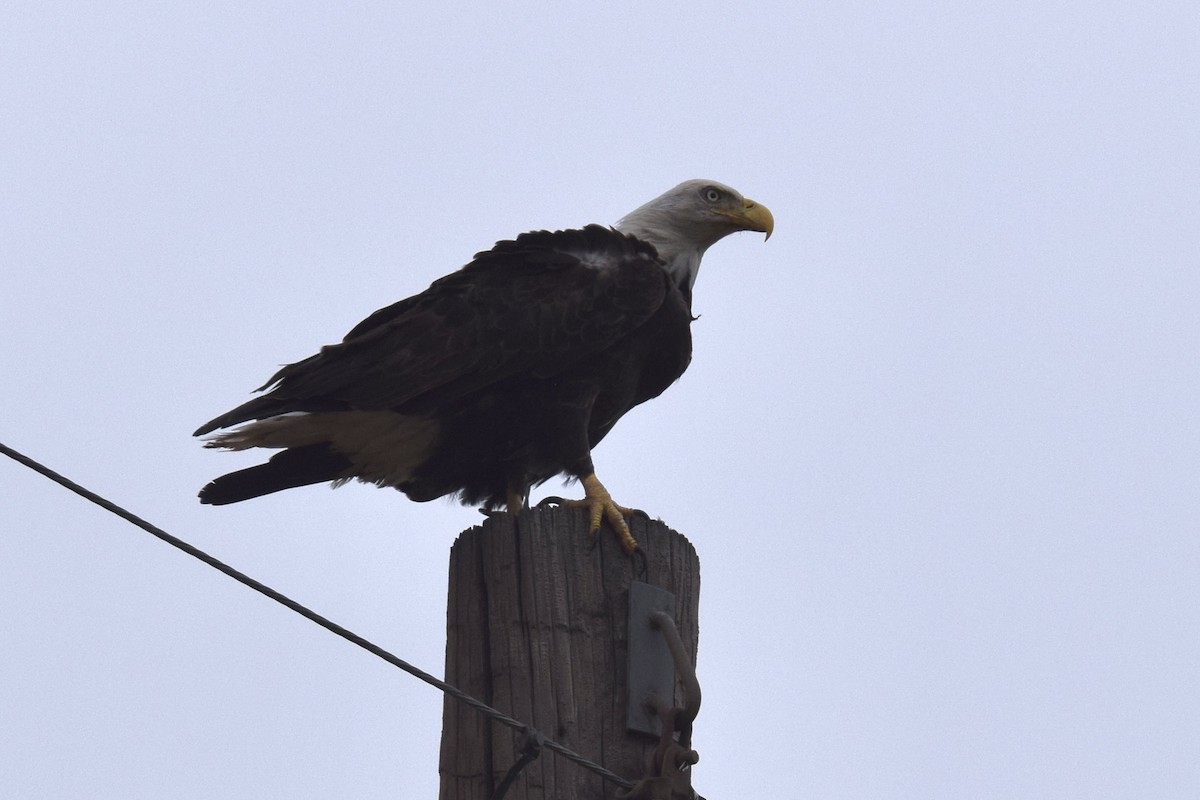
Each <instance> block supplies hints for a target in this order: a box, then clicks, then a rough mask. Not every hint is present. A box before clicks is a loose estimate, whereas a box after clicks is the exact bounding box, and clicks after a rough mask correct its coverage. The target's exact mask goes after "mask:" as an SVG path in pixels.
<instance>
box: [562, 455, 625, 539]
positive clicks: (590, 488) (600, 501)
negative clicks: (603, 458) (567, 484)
mask: <svg viewBox="0 0 1200 800" xmlns="http://www.w3.org/2000/svg"><path fill="white" fill-rule="evenodd" d="M580 483H582V484H583V492H584V495H583V499H582V500H568V501H566V503H565V505H566V506H567V507H568V508H586V509H587V510H588V534H589V535H590V536H591V537H592V538H593V539H595V538H596V534H598V533H599V532H600V523H601V521H602V520H608V524H609V525H611V526H612V529H613V530H614V531H615V532H616V534H617V540H618V541H620V543H621V549H623V550H624V551H625V552H626V554H628V555H633V554H634V553H635V552H636V551H637V549H638V543H637V540H636V539H634V538H633V534H632V533H630V531H629V523H627V522H626V521H625V516H626V515H627V514H634V513H637V512H636V510H635V509H632V508H626V507H625V506H619V505H617V504H616V503H615V502H613V499H612V495H610V494H609V493H608V489H605V488H604V484H602V483H600V479H599V478H597V477H596V476H595V475H594V474H592V475H588V476H587V477H585V478H583V479H582V480H581V481H580Z"/></svg>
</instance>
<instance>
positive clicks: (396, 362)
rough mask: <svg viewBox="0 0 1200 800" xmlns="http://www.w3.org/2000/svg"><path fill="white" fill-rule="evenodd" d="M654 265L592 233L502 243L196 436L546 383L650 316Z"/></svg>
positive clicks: (613, 237)
mask: <svg viewBox="0 0 1200 800" xmlns="http://www.w3.org/2000/svg"><path fill="white" fill-rule="evenodd" d="M657 264H658V262H657V257H656V255H655V253H654V250H653V248H651V247H650V246H648V245H645V244H643V243H641V242H639V241H638V240H636V239H633V238H631V237H626V236H624V235H622V234H620V233H617V232H615V231H613V230H611V229H607V228H602V227H600V226H588V227H587V228H584V229H581V230H572V231H559V232H556V233H548V232H545V231H540V232H536V233H529V234H524V235H522V236H519V237H517V239H516V240H514V241H511V242H501V243H499V244H498V245H497V246H496V247H495V248H493V249H492V250H489V251H486V252H483V253H480V254H478V255H477V256H476V258H475V259H474V260H473V261H472V262H471V263H470V264H468V265H467V266H466V267H464V268H463V269H461V270H459V271H458V272H455V273H452V274H451V275H448V276H446V277H445V278H442V279H440V280H438V281H436V282H435V283H434V284H433V285H432V286H430V288H429V289H428V290H426V291H425V292H423V293H421V294H419V295H416V296H414V297H410V298H408V299H406V300H402V301H400V302H399V303H395V304H393V305H391V306H388V307H386V308H383V309H380V310H379V311H376V312H375V313H374V314H372V315H371V316H369V317H367V319H365V320H363V322H361V323H359V324H358V325H357V326H356V327H355V328H354V329H353V330H351V332H350V333H349V334H348V335H347V337H346V339H345V340H343V341H342V342H341V343H339V344H335V345H330V346H328V347H325V348H322V350H321V352H319V353H317V354H316V355H314V356H312V357H310V358H307V359H305V360H303V361H299V362H297V363H295V364H290V365H288V366H286V367H284V368H283V369H281V370H280V371H279V372H278V373H276V374H275V376H273V377H272V379H271V380H270V381H268V383H267V385H266V387H264V388H267V387H271V391H270V392H269V394H267V395H266V396H263V397H259V398H256V399H255V400H251V401H250V402H248V403H246V404H244V405H242V406H240V407H239V408H237V409H234V410H233V411H231V412H229V413H227V414H225V415H222V416H221V417H218V418H217V419H215V420H213V421H212V422H210V423H209V424H208V425H206V426H204V427H202V428H201V429H200V431H199V432H207V431H210V430H213V429H215V428H218V427H226V426H228V425H232V424H235V423H237V422H244V421H247V420H250V419H262V418H264V417H267V416H273V415H275V414H280V413H286V412H288V411H297V410H299V411H307V410H337V409H357V410H376V409H394V410H399V411H403V412H405V413H426V412H428V411H431V410H434V409H436V408H437V406H438V405H439V404H441V403H444V402H447V401H450V400H453V399H455V398H458V397H462V396H463V395H464V394H466V393H468V392H471V391H473V390H475V389H478V388H480V387H483V386H486V385H488V384H491V383H494V382H496V381H498V380H502V379H504V378H506V377H509V376H512V375H516V374H520V373H525V372H533V373H535V374H538V375H542V376H547V375H553V374H554V373H556V372H558V371H559V370H562V369H564V368H566V367H567V366H570V365H571V364H573V363H575V362H576V361H577V360H578V359H580V358H582V357H585V356H587V355H589V354H591V353H595V352H598V351H600V350H603V349H604V348H606V347H608V346H609V345H611V344H612V343H613V342H614V341H615V340H617V339H618V338H620V337H621V336H623V335H625V334H627V333H628V332H630V331H632V330H634V329H636V328H637V327H638V326H640V325H641V324H642V323H643V322H645V321H646V319H648V318H649V317H650V315H651V314H653V312H654V311H655V310H656V309H657V308H658V307H659V306H660V305H661V303H662V302H663V299H664V296H665V295H666V292H667V278H666V275H665V273H664V272H663V270H662V269H661V268H659V267H658V266H657Z"/></svg>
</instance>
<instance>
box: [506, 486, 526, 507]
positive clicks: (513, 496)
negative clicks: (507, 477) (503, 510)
mask: <svg viewBox="0 0 1200 800" xmlns="http://www.w3.org/2000/svg"><path fill="white" fill-rule="evenodd" d="M528 500H529V489H528V487H526V486H523V485H522V486H517V485H516V484H511V483H510V484H509V486H508V491H507V492H505V494H504V504H505V506H507V507H508V513H510V514H520V513H521V511H522V510H524V508H525V506H526V505H527V504H528V503H527V501H528Z"/></svg>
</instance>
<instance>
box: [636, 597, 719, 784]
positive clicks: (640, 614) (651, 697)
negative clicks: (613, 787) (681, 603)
mask: <svg viewBox="0 0 1200 800" xmlns="http://www.w3.org/2000/svg"><path fill="white" fill-rule="evenodd" d="M674 606H675V596H674V595H672V594H671V593H670V592H665V591H663V590H661V589H656V588H654V587H653V586H649V585H647V584H644V583H634V584H632V585H631V586H630V587H629V701H628V706H627V710H626V727H627V728H629V729H630V730H637V731H643V732H646V733H650V732H652V730H653V729H652V728H651V725H654V727H655V728H657V730H658V734H657V735H658V746H657V747H655V748H654V750H653V752H651V754H650V758H649V762H648V763H647V765H646V774H645V775H644V776H643V777H642V779H641V780H639V781H638V782H637V783H635V784H634V785H633V788H631V789H630V790H629V791H628V792H618V793H617V797H618V798H619V799H620V800H696V798H698V797H699V796H698V795H697V794H696V792H695V790H693V789H692V773H691V767H692V765H693V764H695V763H696V762H698V761H699V760H700V754H699V753H697V752H696V751H695V750H693V749H692V725H693V723H694V722H695V720H696V715H697V714H698V713H699V712H700V682H699V681H698V680H696V670H695V669H694V668H693V666H692V661H691V658H690V657H689V656H688V652H687V648H686V647H685V646H684V644H683V639H682V638H680V636H679V629H678V628H677V627H676V626H675V616H674V613H673V609H674ZM664 653H665V655H666V658H665V662H664V660H663V654H664ZM664 663H665V665H666V666H665V670H664ZM676 677H678V680H679V683H680V685H681V686H682V688H683V701H682V703H680V704H676V703H675V702H674V697H675V685H676ZM639 715H651V716H639Z"/></svg>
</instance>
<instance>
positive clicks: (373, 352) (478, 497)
mask: <svg viewBox="0 0 1200 800" xmlns="http://www.w3.org/2000/svg"><path fill="white" fill-rule="evenodd" d="M773 227H774V220H773V218H772V216H771V212H770V211H769V210H767V208H766V207H764V206H762V205H760V204H758V203H755V202H754V201H752V200H748V199H745V198H743V197H742V195H740V194H738V193H737V192H736V191H734V190H733V189H731V188H729V187H728V186H724V185H722V184H719V183H715V182H713V181H705V180H692V181H687V182H685V183H681V184H680V185H679V186H676V187H675V188H674V189H671V190H670V191H669V192H666V193H665V194H663V195H662V196H660V197H657V198H655V199H654V200H651V201H650V202H649V203H646V204H645V205H643V206H641V207H640V208H638V209H637V210H635V211H633V212H632V213H630V214H628V215H627V216H625V217H624V218H623V219H621V220H620V221H619V222H618V223H617V224H616V226H615V227H612V228H609V227H602V226H600V225H588V226H586V227H584V228H580V229H577V230H563V231H555V232H549V231H536V232H532V233H525V234H521V235H520V236H518V237H517V238H516V239H514V240H512V241H502V242H499V243H497V244H496V246H495V247H493V248H492V249H491V250H487V251H485V252H482V253H479V254H477V255H476V256H475V258H474V260H472V261H471V262H470V263H469V264H467V265H466V266H465V267H463V268H462V269H460V270H458V271H457V272H454V273H451V274H450V275H447V276H446V277H444V278H441V279H440V280H437V281H435V282H434V283H433V284H432V285H431V286H430V287H429V288H428V289H426V290H425V291H424V292H421V293H420V294H418V295H414V296H413V297H410V298H408V299H406V300H401V301H400V302H398V303H394V304H392V305H390V306H387V307H386V308H381V309H380V310H378V311H376V312H375V313H373V314H371V315H370V316H369V317H367V318H366V319H365V320H363V321H362V322H360V323H359V324H358V325H356V326H355V327H354V328H353V329H352V330H351V331H350V332H349V333H348V334H346V337H345V339H343V340H342V341H341V342H340V343H338V344H333V345H329V346H327V347H323V348H322V349H321V351H320V352H319V353H317V354H316V355H314V356H311V357H309V358H306V359H304V360H303V361H299V362H296V363H295V364H289V365H288V366H285V367H283V368H282V369H280V370H279V371H278V372H276V373H275V375H273V376H272V377H271V379H270V380H268V381H267V382H266V384H264V385H263V386H262V387H261V388H260V389H259V391H263V390H269V391H267V392H266V394H264V395H262V396H260V397H257V398H255V399H253V400H250V401H249V402H246V403H244V404H242V405H240V406H238V407H237V408H235V409H233V410H232V411H229V412H227V413H225V414H222V415H221V416H219V417H217V418H216V419H213V420H211V421H210V422H206V423H205V424H204V425H201V426H200V428H199V429H198V430H197V431H196V432H195V435H196V436H203V435H205V434H209V433H212V432H213V431H216V430H218V429H222V428H229V427H230V426H234V425H240V427H237V428H234V429H232V430H226V431H224V432H221V433H218V434H217V435H215V436H214V437H212V438H210V439H209V440H208V441H206V443H205V446H207V447H216V448H225V449H229V450H245V449H248V448H252V447H265V448H275V449H279V450H280V451H281V452H279V453H277V454H276V455H274V456H272V457H271V458H270V460H268V461H267V462H266V463H265V464H261V465H259V466H254V467H250V468H248V469H243V470H239V471H237V472H231V473H229V474H228V475H223V476H221V477H219V478H216V479H215V480H213V481H212V482H211V483H209V484H208V485H206V486H205V487H204V488H203V489H201V490H200V501H201V502H202V503H211V504H213V505H222V504H226V503H236V502H239V501H241V500H248V499H250V498H252V497H259V496H261V495H265V494H269V493H271V492H277V491H280V490H282V489H290V488H292V487H295V486H305V485H308V484H312V483H322V482H326V481H332V482H333V485H334V486H338V485H340V484H342V483H344V482H346V481H349V480H351V479H355V478H357V479H358V480H360V481H363V482H365V483H373V484H376V485H377V486H391V487H394V488H396V489H399V490H400V491H402V492H404V494H406V495H407V496H408V497H409V498H411V499H412V500H416V501H426V500H433V499H434V498H438V497H444V496H447V495H450V496H456V497H457V498H458V499H460V500H461V501H462V502H463V503H464V504H482V505H483V506H484V507H485V508H487V509H496V508H500V507H504V508H506V509H507V510H508V511H509V512H513V513H515V512H517V511H519V510H520V509H521V508H522V507H523V505H524V503H525V500H526V498H527V497H528V491H529V488H530V487H531V486H536V485H539V484H541V483H543V482H544V481H546V480H549V479H550V478H552V477H554V476H555V475H559V474H563V473H565V474H566V475H567V476H569V477H571V478H578V479H579V480H580V481H581V483H582V485H583V490H584V498H583V499H582V500H577V501H571V504H572V505H578V506H582V507H585V508H587V509H588V511H589V514H590V523H591V531H592V533H593V534H595V532H596V531H597V530H598V529H599V527H600V523H601V520H602V519H606V520H608V522H609V524H610V525H611V526H612V527H613V529H614V530H615V531H616V532H617V535H618V537H619V538H620V540H621V544H622V546H623V547H624V548H625V549H626V550H627V551H628V552H633V550H635V549H636V548H637V543H636V542H635V541H634V539H633V537H632V536H631V535H630V533H629V528H628V525H627V523H626V521H625V519H624V517H623V515H624V514H628V513H629V512H630V509H627V508H625V507H623V506H619V505H617V504H616V503H615V502H614V501H613V499H612V497H611V496H610V495H609V493H608V491H607V490H606V489H605V488H604V485H603V484H602V483H600V481H599V479H597V477H596V474H595V469H594V467H593V466H592V457H591V450H592V448H594V447H595V446H596V445H597V444H598V443H599V442H600V440H601V439H603V438H604V437H605V436H606V435H607V434H608V432H609V431H610V430H612V427H613V425H615V424H616V422H617V420H619V419H620V418H621V417H622V416H623V415H624V414H625V412H627V411H629V410H630V409H631V408H633V407H634V406H636V405H638V404H639V403H643V402H645V401H646V400H649V399H651V398H654V397H657V396H658V395H659V394H661V393H662V392H663V391H664V390H665V389H666V388H667V387H668V386H670V385H671V384H672V383H674V382H675V380H676V379H678V378H679V376H680V375H682V374H683V371H684V370H685V369H687V366H688V363H689V361H690V360H691V356H692V339H691V331H690V326H691V323H692V319H693V318H692V313H691V307H692V287H693V285H694V283H695V281H696V273H697V271H698V269H699V267H700V259H701V257H702V256H703V255H704V252H705V250H707V249H708V247H709V246H711V245H712V244H714V243H715V242H717V241H718V240H719V239H721V238H722V237H724V236H726V235H728V234H730V233H734V232H735V231H744V230H749V231H758V232H761V233H765V234H766V235H767V236H768V237H769V236H770V235H771V230H772V228H773ZM242 423H247V424H242Z"/></svg>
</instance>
